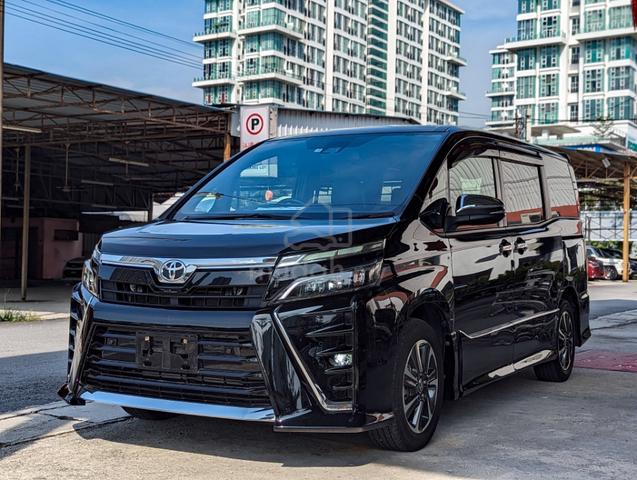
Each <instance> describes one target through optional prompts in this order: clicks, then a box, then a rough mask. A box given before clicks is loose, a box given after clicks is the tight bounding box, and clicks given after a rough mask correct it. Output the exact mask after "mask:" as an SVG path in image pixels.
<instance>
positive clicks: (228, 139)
mask: <svg viewBox="0 0 637 480" xmlns="http://www.w3.org/2000/svg"><path fill="white" fill-rule="evenodd" d="M231 156H232V135H230V133H226V134H225V135H224V142H223V161H224V162H227V161H228V160H230V157H231Z"/></svg>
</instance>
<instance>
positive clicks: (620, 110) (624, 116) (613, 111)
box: [608, 97, 635, 120]
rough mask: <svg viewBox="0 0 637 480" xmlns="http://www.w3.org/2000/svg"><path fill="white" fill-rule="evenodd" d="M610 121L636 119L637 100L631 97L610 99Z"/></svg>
mask: <svg viewBox="0 0 637 480" xmlns="http://www.w3.org/2000/svg"><path fill="white" fill-rule="evenodd" d="M608 118H609V120H632V119H634V118H635V100H633V99H632V98H631V97H612V98H609V99H608Z"/></svg>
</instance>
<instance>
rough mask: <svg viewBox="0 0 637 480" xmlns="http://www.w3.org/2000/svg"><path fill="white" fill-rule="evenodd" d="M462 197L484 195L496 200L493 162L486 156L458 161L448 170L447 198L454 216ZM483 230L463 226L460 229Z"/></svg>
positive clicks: (470, 157)
mask: <svg viewBox="0 0 637 480" xmlns="http://www.w3.org/2000/svg"><path fill="white" fill-rule="evenodd" d="M462 195H484V196H487V197H492V198H496V197H497V191H496V183H495V169H494V160H493V159H492V158H490V157H487V156H469V157H466V158H463V159H462V160H458V161H456V162H454V163H453V164H452V165H451V168H449V197H450V199H449V200H450V202H451V208H452V209H453V212H454V214H456V213H457V209H458V206H459V202H458V199H459V198H460V197H461V196H462ZM469 228H485V226H484V225H482V226H479V227H472V226H463V227H462V229H463V230H464V229H469Z"/></svg>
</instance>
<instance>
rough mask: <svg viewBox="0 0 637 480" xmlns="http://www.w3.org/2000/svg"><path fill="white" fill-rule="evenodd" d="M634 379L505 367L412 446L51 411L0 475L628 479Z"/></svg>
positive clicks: (5, 452)
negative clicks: (563, 376)
mask: <svg viewBox="0 0 637 480" xmlns="http://www.w3.org/2000/svg"><path fill="white" fill-rule="evenodd" d="M635 387H637V375H635V374H633V373H618V372H600V371H596V370H588V369H577V370H576V371H575V373H574V375H573V378H572V379H571V380H570V381H569V382H568V383H565V384H550V383H543V382H539V381H537V380H535V379H534V378H533V377H532V375H530V374H523V375H520V376H517V377H514V378H509V379H506V380H504V381H502V382H500V383H498V384H496V385H493V386H490V387H488V388H484V389H482V390H480V391H478V392H476V393H475V394H474V395H472V396H469V397H467V398H465V399H463V400H460V401H458V402H451V403H448V404H447V405H446V407H445V409H444V412H443V416H442V418H441V422H440V425H439V430H438V432H437V433H436V435H435V437H434V439H433V441H432V443H431V444H430V445H429V446H428V447H427V448H426V449H424V450H422V451H419V452H414V453H395V452H384V451H379V450H375V449H373V448H371V447H370V445H369V443H368V442H367V440H366V437H364V436H354V435H346V436H341V435H333V436H329V435H305V434H280V433H274V432H272V430H271V428H270V427H269V426H267V425H261V424H245V423H240V422H228V421H218V420H211V419H199V418H194V417H190V418H188V417H177V418H174V419H171V420H168V421H164V422H147V421H141V420H134V419H128V420H123V421H118V420H117V419H114V420H112V421H118V423H109V422H106V424H102V425H99V423H98V422H96V423H95V426H94V428H86V427H85V428H82V429H79V428H74V426H73V425H72V424H71V425H68V426H67V427H66V429H64V427H60V425H59V424H58V423H57V421H56V420H53V423H52V426H55V427H57V428H58V430H57V431H54V432H52V433H50V434H48V435H47V436H46V438H42V439H41V440H38V441H35V442H33V441H31V442H25V443H17V444H14V445H11V446H7V447H5V448H0V477H2V478H3V479H6V480H14V479H15V480H26V479H36V478H63V477H67V478H75V479H87V480H94V479H95V478H125V479H127V480H128V479H133V480H135V479H144V480H146V479H148V478H149V477H152V478H157V479H171V480H172V479H175V478H191V479H209V478H214V479H220V480H221V479H232V480H236V479H237V478H239V479H242V480H243V479H245V480H251V479H255V480H263V479H270V478H272V479H281V478H289V479H298V478H303V479H320V480H324V479H325V478H337V479H340V478H343V479H351V478H365V479H366V480H376V479H378V480H381V479H382V480H385V479H388V478H391V479H409V480H411V479H414V478H422V479H478V478H481V479H482V478H484V479H487V478H488V479H493V478H498V479H538V478H560V479H573V480H583V479H596V480H597V479H632V478H635V477H636V476H637V465H636V464H635V459H634V441H635V438H637V410H636V409H635V408H633V406H634V401H635V393H634V392H635ZM112 421H111V422H112ZM0 425H2V423H1V421H0ZM65 432H68V433H65Z"/></svg>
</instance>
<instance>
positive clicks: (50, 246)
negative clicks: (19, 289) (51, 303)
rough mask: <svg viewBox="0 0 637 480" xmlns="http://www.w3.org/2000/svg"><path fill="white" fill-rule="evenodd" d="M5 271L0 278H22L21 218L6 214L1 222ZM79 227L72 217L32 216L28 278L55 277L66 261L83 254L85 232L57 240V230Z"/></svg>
mask: <svg viewBox="0 0 637 480" xmlns="http://www.w3.org/2000/svg"><path fill="white" fill-rule="evenodd" d="M2 227H3V228H2V230H3V235H2V264H1V267H2V271H1V272H0V279H17V278H19V271H20V263H21V261H22V260H21V249H20V245H21V242H22V219H21V218H17V217H13V218H4V219H3V223H2ZM78 229H79V223H78V221H77V220H73V219H62V218H32V219H31V220H30V222H29V230H30V233H29V235H30V239H29V279H32V280H53V279H59V278H62V272H63V270H64V265H65V264H66V262H67V261H68V260H71V259H72V258H76V257H80V256H82V234H79V235H78V239H77V240H71V241H66V240H55V231H56V230H73V231H77V230H78Z"/></svg>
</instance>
